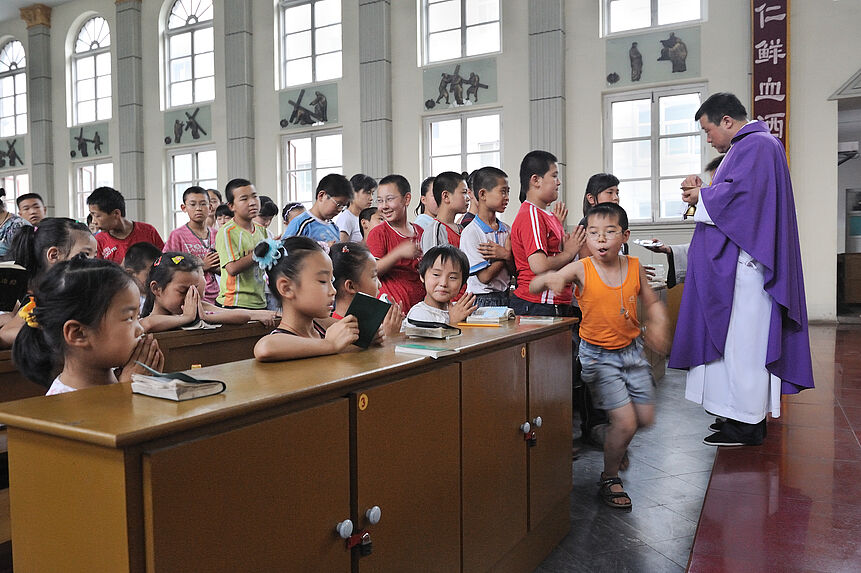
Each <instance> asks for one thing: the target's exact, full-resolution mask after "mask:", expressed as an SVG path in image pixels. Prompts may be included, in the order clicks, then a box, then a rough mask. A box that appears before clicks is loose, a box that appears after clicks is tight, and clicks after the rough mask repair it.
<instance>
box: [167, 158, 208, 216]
mask: <svg viewBox="0 0 861 573" xmlns="http://www.w3.org/2000/svg"><path fill="white" fill-rule="evenodd" d="M208 151H212V152H215V165H216V174H215V185H212V186H209V185H208V184H207V185H200V183H201V181H212V179H201V178H200V167H199V165H198V157H197V156H198V154H200V153H203V152H208ZM177 155H191V156H192V160H191V181H189V182H188V185H187V187H191V186H193V185H198V186H202V187H203V188H204V189H210V188H211V189H218V172H217V166H218V151H217V149H216V147H215V144H211V145H197V146H188V147H180V148H176V149H170V150H168V151H167V186H166V187H167V193H168V200H167V202H166V204H167V206H168V217H167V224H168V229H169V230H171V231H172V230H174V229H176V228H178V225H177V214H179V213H182V207H181V206H180V204H178V203H176V196H175V195H174V186H175V185H176V184H177V183H184V182H183V181H177V180H176V178H175V176H174V169H173V158H174V157H176V156H177Z"/></svg>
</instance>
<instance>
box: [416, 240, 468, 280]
mask: <svg viewBox="0 0 861 573" xmlns="http://www.w3.org/2000/svg"><path fill="white" fill-rule="evenodd" d="M437 259H440V260H442V262H443V263H446V262H448V261H454V262H456V263H457V266H459V267H460V278H461V282H460V284H461V286H463V283H465V282H466V279H467V277H469V259H467V258H466V254H465V253H464V252H463V251H461V250H460V249H458V248H457V247H454V246H452V245H440V246H438V247H431V248H430V249H428V250H427V251H425V254H424V256H423V257H422V260H421V261H419V268H418V271H419V276H421V277H422V278H424V276H425V273H426V272H428V269H430V268H431V267H432V266H433V264H434V263H435V262H436V261H437Z"/></svg>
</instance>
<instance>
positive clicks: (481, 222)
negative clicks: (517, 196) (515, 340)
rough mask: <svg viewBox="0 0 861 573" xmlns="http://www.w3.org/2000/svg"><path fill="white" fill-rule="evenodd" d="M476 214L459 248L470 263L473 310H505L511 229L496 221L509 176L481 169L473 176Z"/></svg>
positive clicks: (505, 203)
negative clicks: (493, 308)
mask: <svg viewBox="0 0 861 573" xmlns="http://www.w3.org/2000/svg"><path fill="white" fill-rule="evenodd" d="M472 181H473V185H474V186H475V189H476V190H475V191H474V194H475V195H476V197H477V199H478V200H477V204H478V214H477V215H476V216H475V218H474V219H473V220H472V223H471V224H470V225H467V226H466V227H464V229H463V233H462V234H461V237H460V248H461V249H462V250H463V252H464V254H466V257H467V259H469V265H470V266H469V278H468V279H467V282H466V284H467V290H468V291H469V292H471V293H473V294H475V305H476V306H479V307H481V306H508V302H509V300H508V283H509V280H510V279H511V275H510V274H509V271H510V270H511V269H512V268H513V267H514V260H513V259H512V258H511V244H510V237H511V228H510V227H509V226H508V225H506V224H505V223H503V222H502V221H500V220H498V219H497V218H496V214H497V213H503V212H505V208H506V207H507V206H508V194H509V191H510V189H509V187H508V176H507V175H506V174H505V172H504V171H503V170H501V169H497V168H496V167H482V168H481V169H479V170H477V171H476V172H475V173H474V174H473V176H472Z"/></svg>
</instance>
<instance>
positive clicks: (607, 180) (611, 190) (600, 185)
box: [579, 173, 628, 259]
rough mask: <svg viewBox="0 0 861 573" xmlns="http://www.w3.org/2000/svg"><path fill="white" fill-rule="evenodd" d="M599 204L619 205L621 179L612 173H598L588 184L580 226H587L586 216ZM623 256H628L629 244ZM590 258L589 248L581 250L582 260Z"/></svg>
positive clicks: (626, 244)
mask: <svg viewBox="0 0 861 573" xmlns="http://www.w3.org/2000/svg"><path fill="white" fill-rule="evenodd" d="M598 203H615V204H616V205H618V204H619V179H618V178H617V177H616V176H615V175H613V174H612V173H596V174H595V175H593V176H592V177H590V178H589V181H587V182H586V192H585V193H584V194H583V218H582V219H581V220H580V223H579V224H580V225H581V226H583V227H585V226H586V215H588V214H589V210H590V209H591V208H592V207H594V206H595V205H597V204H598ZM622 254H624V255H627V254H628V243H625V244H623V245H622ZM588 256H589V248H588V247H586V245H583V246H582V247H581V248H580V258H581V259H584V258H586V257H588Z"/></svg>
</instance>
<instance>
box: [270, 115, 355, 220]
mask: <svg viewBox="0 0 861 573" xmlns="http://www.w3.org/2000/svg"><path fill="white" fill-rule="evenodd" d="M331 135H340V136H341V166H340V167H341V173H342V174H343V171H344V130H343V129H342V128H335V129H321V130H317V129H315V130H305V131H297V132H292V133H284V134H282V135H281V149H280V152H279V156H280V159H281V169H279V174H280V177H281V185H280V187H279V189H278V192H279V194H280V197H279V201H278V204H279V205H286V204H287V203H292V202H294V201H299V199H297V198H294V197H291V196H290V187H289V178H290V173H291V171H290V170H288V168H287V166H288V165H289V162H288V161H287V142H288V141H292V140H294V139H309V138H310V139H311V181H312V191H311V201H310V202H309V203H305V202H304V201H303V202H302V204H303V205H305V208H306V209H310V208H311V205H313V204H314V191H313V189H316V187H317V183H319V181H320V178H319V177H317V169H318V167H317V139H318V138H320V137H327V136H331ZM295 171H298V170H293V172H295ZM282 223H283V221H282Z"/></svg>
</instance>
